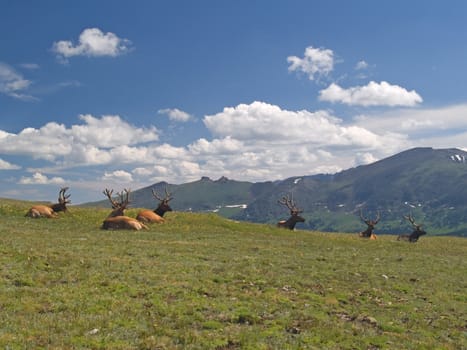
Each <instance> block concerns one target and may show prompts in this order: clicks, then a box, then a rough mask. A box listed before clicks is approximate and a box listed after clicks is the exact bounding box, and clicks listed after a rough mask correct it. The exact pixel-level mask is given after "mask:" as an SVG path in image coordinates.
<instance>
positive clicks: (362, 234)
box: [358, 210, 381, 239]
mask: <svg viewBox="0 0 467 350" xmlns="http://www.w3.org/2000/svg"><path fill="white" fill-rule="evenodd" d="M360 219H361V220H362V221H363V222H364V223H365V224H366V225H367V228H366V230H365V231H362V232H360V233H359V234H358V235H359V236H360V237H366V238H370V239H376V235H375V234H374V233H373V230H374V229H375V226H376V224H377V223H378V222H379V219H381V214H380V212H379V211H378V213H377V214H376V218H375V219H374V220H371V219H370V218H365V217H363V213H362V211H361V210H360Z"/></svg>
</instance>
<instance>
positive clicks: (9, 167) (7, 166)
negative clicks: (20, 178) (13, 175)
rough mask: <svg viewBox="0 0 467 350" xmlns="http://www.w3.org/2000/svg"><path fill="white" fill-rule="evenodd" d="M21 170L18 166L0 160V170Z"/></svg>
mask: <svg viewBox="0 0 467 350" xmlns="http://www.w3.org/2000/svg"><path fill="white" fill-rule="evenodd" d="M18 169H21V167H20V166H19V165H15V164H11V163H10V162H7V161H6V160H3V159H1V158H0V170H18Z"/></svg>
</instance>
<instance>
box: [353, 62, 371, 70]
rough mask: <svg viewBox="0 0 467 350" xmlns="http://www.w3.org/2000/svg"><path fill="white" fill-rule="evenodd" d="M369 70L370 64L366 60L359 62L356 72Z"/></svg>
mask: <svg viewBox="0 0 467 350" xmlns="http://www.w3.org/2000/svg"><path fill="white" fill-rule="evenodd" d="M367 68H368V63H367V62H366V61H364V60H361V61H358V62H357V64H356V65H355V69H356V70H363V69H367Z"/></svg>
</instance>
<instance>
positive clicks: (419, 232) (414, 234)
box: [397, 214, 426, 243]
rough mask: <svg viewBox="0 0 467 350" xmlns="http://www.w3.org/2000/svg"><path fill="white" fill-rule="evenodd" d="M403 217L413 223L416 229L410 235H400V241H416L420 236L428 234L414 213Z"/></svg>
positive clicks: (398, 238)
mask: <svg viewBox="0 0 467 350" xmlns="http://www.w3.org/2000/svg"><path fill="white" fill-rule="evenodd" d="M403 217H404V219H406V220H407V221H409V222H410V223H411V224H412V226H413V228H414V230H413V232H412V233H411V234H410V235H399V237H397V240H398V241H408V242H411V243H415V242H417V241H418V239H419V238H420V236H423V235H426V232H425V231H424V230H422V224H420V225H418V224H416V223H415V220H414V218H413V216H412V214H409V215H403Z"/></svg>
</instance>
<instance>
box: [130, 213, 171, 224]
mask: <svg viewBox="0 0 467 350" xmlns="http://www.w3.org/2000/svg"><path fill="white" fill-rule="evenodd" d="M136 220H138V221H140V222H144V223H146V224H148V223H153V222H155V223H158V224H159V223H163V222H164V221H165V220H164V218H162V217H161V216H160V215H157V214H156V213H154V212H153V211H152V210H141V211H140V212H139V213H138V215H137V216H136Z"/></svg>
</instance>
